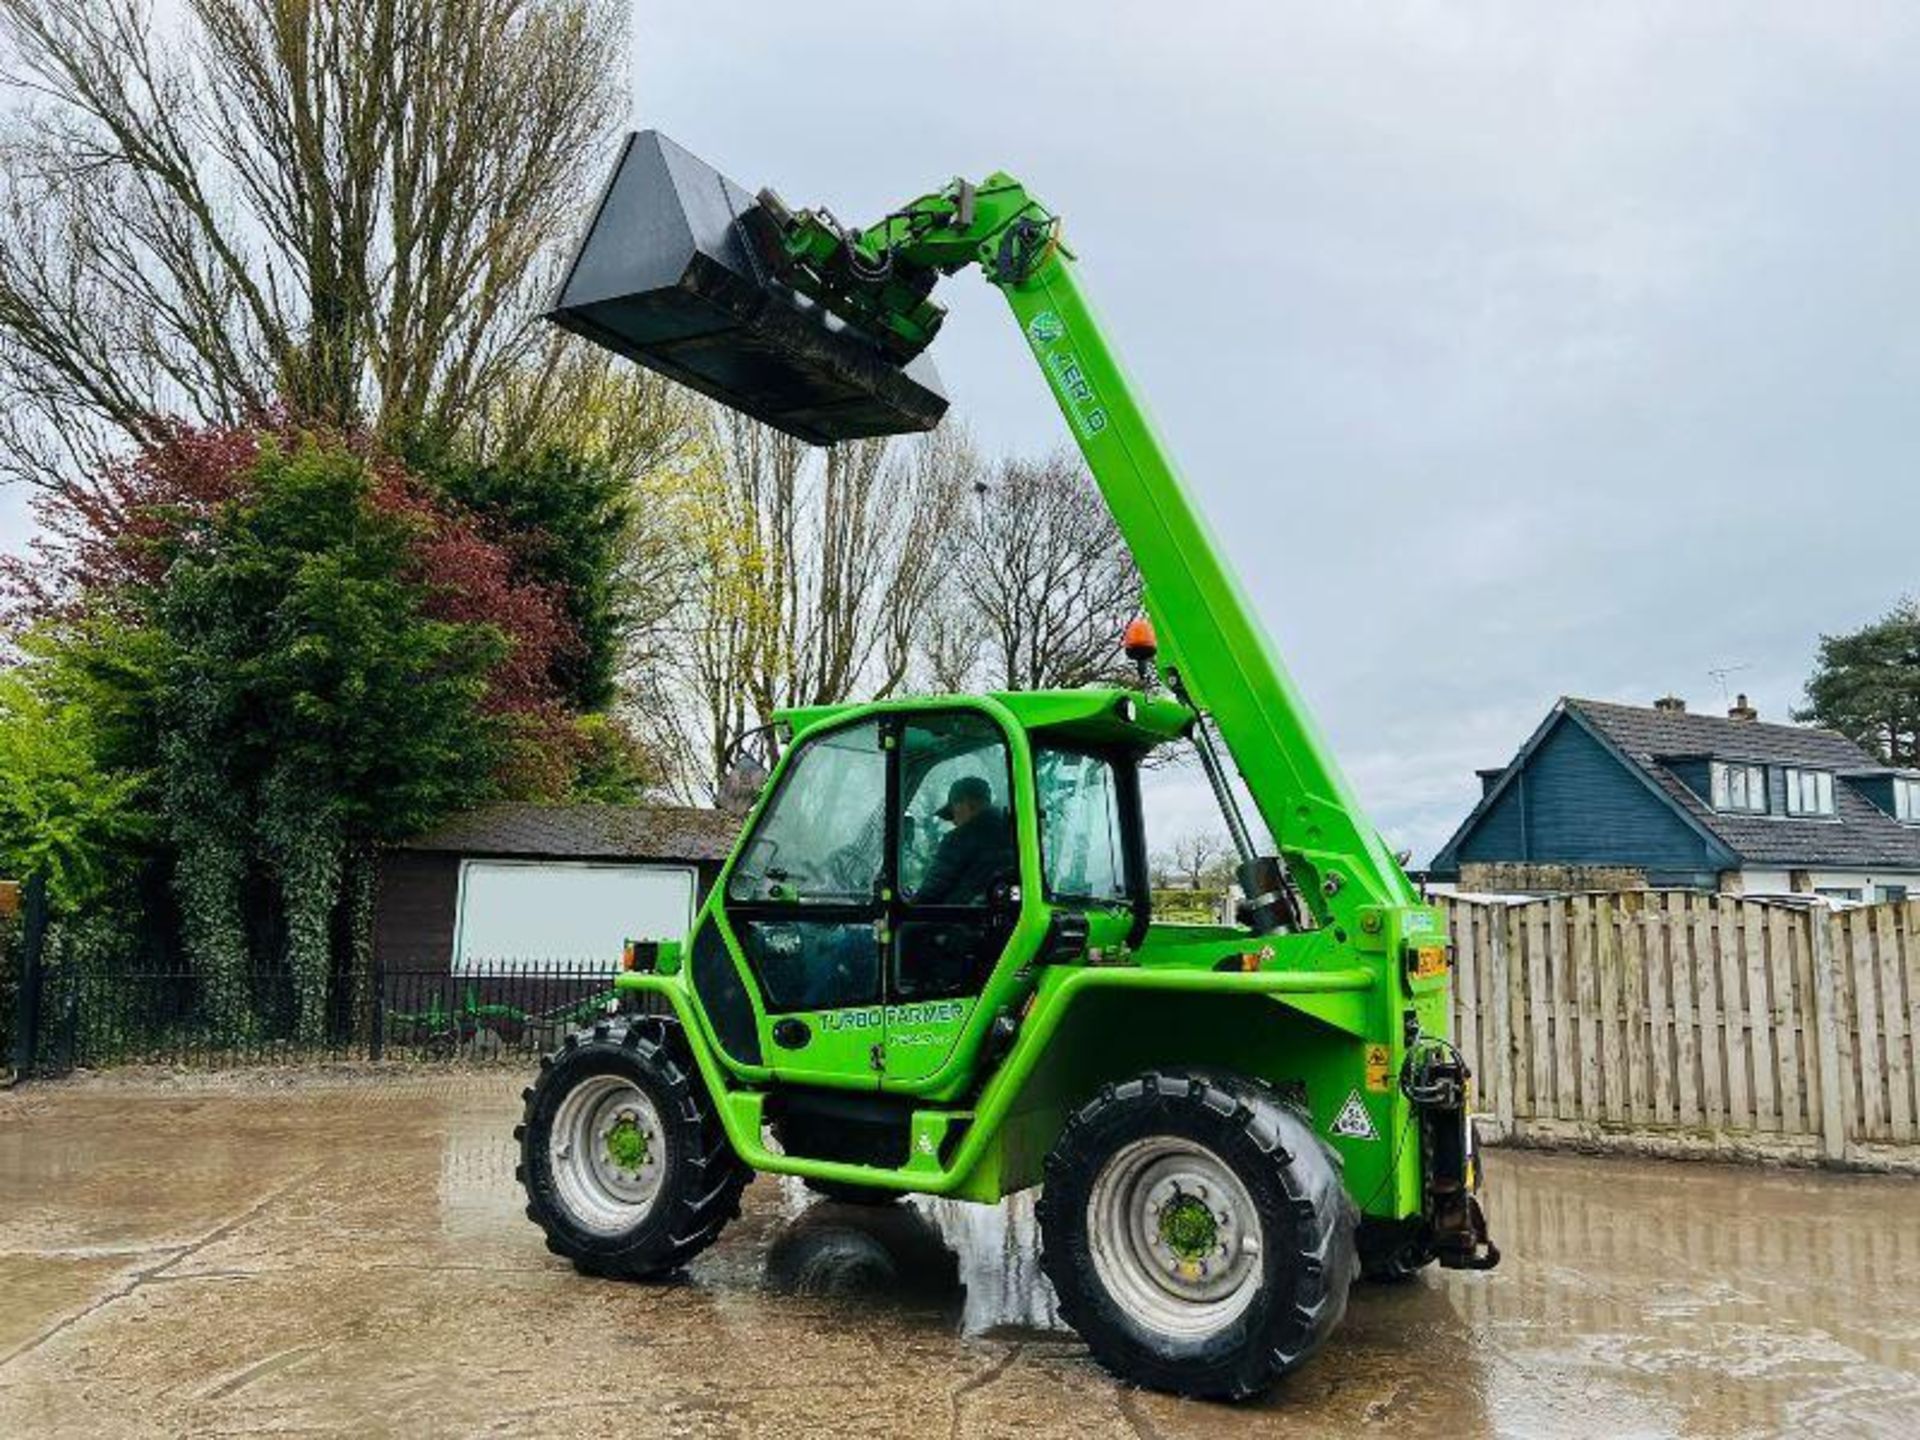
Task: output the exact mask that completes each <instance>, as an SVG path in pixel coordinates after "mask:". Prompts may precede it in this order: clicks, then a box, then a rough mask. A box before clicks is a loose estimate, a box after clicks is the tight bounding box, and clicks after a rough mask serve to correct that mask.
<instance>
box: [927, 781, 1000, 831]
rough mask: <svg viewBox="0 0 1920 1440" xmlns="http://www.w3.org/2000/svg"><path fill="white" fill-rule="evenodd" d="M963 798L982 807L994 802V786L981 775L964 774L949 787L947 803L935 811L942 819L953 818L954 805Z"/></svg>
mask: <svg viewBox="0 0 1920 1440" xmlns="http://www.w3.org/2000/svg"><path fill="white" fill-rule="evenodd" d="M963 800H970V801H972V802H973V803H974V804H975V805H977V806H979V807H980V808H981V809H983V810H984V809H985V808H986V807H987V806H989V805H991V804H993V787H992V786H991V785H989V784H987V782H986V780H985V779H984V778H983V777H982V776H979V775H962V776H961V777H960V778H959V779H958V780H956V781H954V782H953V784H951V785H949V786H948V787H947V803H946V804H944V805H942V806H941V807H940V808H939V809H938V810H936V811H934V812H933V813H934V815H935V816H937V817H938V818H939V819H942V820H951V819H953V807H954V806H956V805H958V804H959V803H960V802H961V801H963Z"/></svg>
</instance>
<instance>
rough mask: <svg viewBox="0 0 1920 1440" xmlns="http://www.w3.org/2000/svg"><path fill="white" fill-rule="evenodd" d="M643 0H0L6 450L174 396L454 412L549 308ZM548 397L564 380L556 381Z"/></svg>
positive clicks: (131, 428) (458, 416)
mask: <svg viewBox="0 0 1920 1440" xmlns="http://www.w3.org/2000/svg"><path fill="white" fill-rule="evenodd" d="M624 14H625V12H624V8H623V7H622V5H621V4H620V3H619V0H303V3H283V0H187V3H186V6H185V12H184V15H182V16H181V17H179V18H178V19H177V20H173V21H170V22H169V23H165V24H162V23H160V22H159V21H158V19H157V17H156V14H155V12H154V10H153V9H152V8H151V7H150V5H149V4H148V3H147V0H0V42H3V43H4V46H5V58H4V62H3V63H4V70H3V71H0V85H4V88H5V90H6V91H7V92H10V96H9V98H11V100H12V101H13V102H14V105H15V108H14V109H13V110H12V112H11V113H9V114H8V116H7V122H6V123H7V127H8V133H7V136H6V138H5V141H4V143H0V400H4V401H5V402H6V403H5V404H4V405H0V455H4V456H5V457H6V458H5V461H4V463H5V464H7V465H9V466H10V467H11V468H12V470H13V472H14V473H15V474H18V475H24V476H25V477H27V478H29V479H32V480H36V481H39V482H41V483H49V482H51V481H52V480H53V479H55V478H56V477H58V476H59V475H61V474H62V473H69V472H70V471H71V469H72V467H73V466H74V465H75V463H76V462H79V463H86V462H90V461H92V460H94V459H96V458H98V454H99V452H101V451H102V450H104V449H106V448H109V447H112V446H114V445H116V444H118V443H120V442H122V441H124V440H125V439H126V438H128V437H131V438H133V439H135V440H142V439H145V438H148V436H149V435H150V434H151V433H152V427H153V426H154V424H155V421H156V419H157V417H161V416H166V415H186V416H190V417H194V418H198V419H201V420H209V421H214V420H220V421H231V420H237V419H244V418H246V417H248V416H249V415H251V414H253V413H257V412H260V411H263V410H266V409H268V408H270V407H273V406H286V407H287V408H289V409H291V410H292V411H293V413H294V414H295V415H296V416H299V417H301V418H311V419H316V420H326V421H332V422H336V423H349V424H351V423H361V422H370V423H372V424H373V425H375V426H376V427H377V428H378V429H379V430H381V431H382V432H383V433H386V434H397V433H406V432H410V431H412V430H414V429H416V428H419V427H432V428H437V429H440V430H442V431H447V432H451V431H453V430H456V429H458V428H460V427H462V426H464V425H468V424H470V423H472V422H474V421H475V420H476V419H477V418H479V417H480V415H481V413H482V411H483V409H484V407H485V404H486V402H487V397H488V396H489V395H490V394H491V393H492V392H493V391H494V390H495V389H496V388H497V387H498V386H499V385H500V384H502V383H503V382H504V381H506V380H507V379H508V378H509V377H512V376H514V375H516V374H518V373H521V372H523V371H524V370H526V369H527V368H528V367H534V368H538V367H539V366H541V365H543V364H546V363H551V360H552V358H553V356H554V355H556V354H557V353H559V352H557V351H554V350H552V349H550V348H545V347H543V345H542V340H541V337H540V336H539V335H538V334H537V332H536V331H535V330H534V329H533V327H532V326H531V325H530V324H529V321H530V320H531V317H532V316H533V314H534V311H535V308H536V305H537V301H538V299H539V298H540V296H541V295H542V293H543V291H544V288H545V286H546V284H547V283H548V281H549V279H550V276H551V270H552V262H553V261H554V260H555V259H556V257H557V255H558V253H559V251H560V250H561V248H562V247H563V246H564V244H565V242H566V240H567V239H568V238H569V237H570V236H571V234H572V233H573V231H574V229H575V227H576V226H577V224H578V220H579V214H580V208H581V205H582V203H583V200H584V199H585V197H587V196H588V195H589V194H590V187H591V183H592V173H591V172H592V171H593V170H594V169H595V168H597V167H598V166H599V165H600V164H601V163H602V162H603V160H604V147H603V146H602V145H600V144H598V143H596V142H597V141H599V140H600V139H601V137H602V136H604V135H605V134H606V133H607V131H608V130H609V128H610V126H611V125H612V124H613V123H614V121H615V120H616V119H617V118H618V115H619V111H620V104H619V97H620V94H621V91H622V86H621V85H620V83H619V77H620V73H621V64H620V61H621V56H622V52H623V49H624V41H625V34H626V26H625V23H624ZM547 398H549V399H551V396H548V397H547Z"/></svg>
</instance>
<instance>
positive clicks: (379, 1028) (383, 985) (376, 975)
mask: <svg viewBox="0 0 1920 1440" xmlns="http://www.w3.org/2000/svg"><path fill="white" fill-rule="evenodd" d="M371 948H372V950H373V1033H372V1034H371V1035H369V1036H368V1037H367V1058H368V1059H369V1060H384V1059H386V1056H387V949H386V946H384V945H380V944H375V945H374V946H372V947H371Z"/></svg>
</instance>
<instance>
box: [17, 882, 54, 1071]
mask: <svg viewBox="0 0 1920 1440" xmlns="http://www.w3.org/2000/svg"><path fill="white" fill-rule="evenodd" d="M23 909H24V911H25V918H24V921H23V924H22V928H21V944H20V994H19V998H18V1000H17V1001H16V1002H15V1004H14V1011H13V1078H14V1079H15V1080H24V1079H26V1078H27V1076H28V1075H30V1074H31V1073H32V1072H33V1062H34V1057H35V1056H36V1055H37V1054H38V1053H39V1050H40V992H41V990H42V988H43V982H44V981H45V978H46V948H47V877H46V875H45V874H39V875H35V876H33V877H31V878H30V879H29V880H28V881H27V893H26V903H25V905H24V907H23Z"/></svg>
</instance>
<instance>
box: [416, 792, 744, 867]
mask: <svg viewBox="0 0 1920 1440" xmlns="http://www.w3.org/2000/svg"><path fill="white" fill-rule="evenodd" d="M739 828H740V817H739V816H737V815H729V814H726V813H724V812H722V811H719V810H706V809H701V808H699V807H696V806H689V805H535V804H528V803H521V802H502V803H499V804H494V805H482V806H481V807H480V808H479V809H477V810H469V811H467V812H466V813H465V814H462V815H456V816H454V817H453V818H452V819H450V820H447V821H446V822H444V823H443V824H440V825H437V826H435V827H434V828H433V829H432V830H429V831H427V832H426V833H425V834H424V835H416V836H414V837H413V838H412V839H411V840H406V841H403V842H401V845H400V848H401V849H403V850H431V851H438V852H442V853H455V854H462V855H530V856H546V857H554V858H568V859H583V860H585V859H596V860H614V859H619V860H693V861H715V860H722V859H725V858H726V855H727V852H728V850H730V849H731V848H732V846H733V840H734V836H735V835H736V834H737V833H738V831H739Z"/></svg>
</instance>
